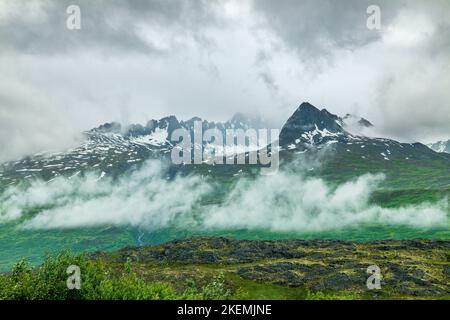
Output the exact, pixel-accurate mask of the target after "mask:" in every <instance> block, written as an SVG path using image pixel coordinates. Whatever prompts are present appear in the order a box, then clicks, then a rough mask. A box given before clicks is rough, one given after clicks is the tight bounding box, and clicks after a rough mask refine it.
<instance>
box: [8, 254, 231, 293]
mask: <svg viewBox="0 0 450 320" xmlns="http://www.w3.org/2000/svg"><path fill="white" fill-rule="evenodd" d="M70 265H76V266H78V267H80V270H81V279H82V280H81V289H80V290H70V289H68V288H67V283H66V282H67V278H68V276H69V275H68V274H67V268H68V266H70ZM229 297H230V292H229V291H228V290H226V289H225V285H224V279H223V275H219V276H218V277H216V278H214V279H213V281H212V282H211V283H209V284H207V285H206V286H205V287H204V288H201V289H197V288H196V287H195V284H192V285H191V286H188V287H187V288H186V290H185V291H184V292H183V293H181V294H180V293H177V292H176V291H175V290H174V288H173V287H172V285H171V284H169V283H149V282H146V281H145V280H144V279H143V278H140V277H139V276H138V275H137V274H136V273H134V272H133V271H132V265H131V261H127V262H126V263H125V264H124V268H123V272H122V273H121V274H120V273H119V274H118V273H117V272H115V273H114V272H112V270H111V269H110V268H108V267H107V265H106V264H105V263H104V262H103V261H101V260H96V261H93V260H89V259H87V258H86V257H84V256H82V255H72V254H70V253H68V252H61V253H60V254H58V255H56V256H48V257H47V258H46V260H45V262H44V263H43V264H42V265H41V266H40V267H39V268H37V269H34V268H32V267H30V266H29V264H28V263H27V262H26V261H24V260H22V261H20V262H18V263H17V264H16V265H15V266H14V267H13V269H12V270H11V272H10V273H8V274H0V299H3V300H65V299H89V300H143V299H145V300H159V299H164V300H171V299H228V298H229Z"/></svg>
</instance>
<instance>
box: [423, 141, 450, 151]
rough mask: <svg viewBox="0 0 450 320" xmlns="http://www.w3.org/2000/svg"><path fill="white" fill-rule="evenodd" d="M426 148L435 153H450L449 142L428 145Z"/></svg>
mask: <svg viewBox="0 0 450 320" xmlns="http://www.w3.org/2000/svg"><path fill="white" fill-rule="evenodd" d="M428 147H430V148H431V149H433V150H434V151H436V152H445V153H450V140H447V141H438V142H435V143H430V144H429V145H428Z"/></svg>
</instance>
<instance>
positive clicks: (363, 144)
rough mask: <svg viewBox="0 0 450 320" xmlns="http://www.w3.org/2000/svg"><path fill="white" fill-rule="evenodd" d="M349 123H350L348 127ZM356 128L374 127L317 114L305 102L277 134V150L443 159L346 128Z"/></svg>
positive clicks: (418, 146) (415, 145)
mask: <svg viewBox="0 0 450 320" xmlns="http://www.w3.org/2000/svg"><path fill="white" fill-rule="evenodd" d="M349 120H351V126H350V125H349ZM355 125H356V126H359V127H361V129H363V128H369V127H372V126H373V125H372V124H371V123H370V122H369V121H368V120H366V119H364V118H360V119H356V121H355V119H354V117H353V116H351V115H346V116H345V117H339V116H337V115H335V114H332V113H330V112H328V111H327V110H326V109H322V110H319V109H317V108H316V107H314V106H313V105H311V104H310V103H307V102H305V103H302V104H301V105H300V106H299V107H298V109H297V110H296V111H295V112H294V114H293V115H292V116H291V117H290V118H289V119H288V121H287V122H286V124H285V125H284V126H283V128H282V130H281V133H280V146H281V147H282V148H284V149H287V150H292V151H295V150H297V151H299V152H304V151H305V150H311V149H322V148H324V147H326V146H330V145H333V147H334V148H338V149H340V150H342V151H344V152H349V153H353V154H356V155H358V156H359V157H361V158H362V159H375V160H383V161H389V160H399V159H400V160H419V159H420V160H430V159H441V158H442V155H441V154H438V153H436V152H434V151H433V150H431V149H429V148H428V147H427V146H425V145H423V144H421V143H400V142H398V141H395V140H391V139H384V138H373V137H367V136H363V135H357V134H353V133H351V132H350V131H349V128H350V127H351V128H353V129H355ZM356 131H358V130H356Z"/></svg>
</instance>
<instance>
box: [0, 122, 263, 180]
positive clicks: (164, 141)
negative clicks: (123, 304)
mask: <svg viewBox="0 0 450 320" xmlns="http://www.w3.org/2000/svg"><path fill="white" fill-rule="evenodd" d="M196 121H201V122H202V127H203V130H206V129H210V128H216V129H218V130H220V131H222V132H225V130H227V129H244V130H246V129H249V128H254V129H258V128H261V127H262V126H264V122H263V121H262V120H261V119H260V118H251V117H247V116H245V115H243V114H236V115H235V116H234V117H233V118H232V119H231V120H229V121H226V122H223V123H222V122H208V121H206V120H202V119H200V118H198V117H194V118H192V119H190V120H187V121H182V120H181V121H179V120H178V119H177V118H176V117H175V116H169V117H165V118H162V119H160V120H150V121H148V122H147V124H146V125H145V126H143V125H140V124H133V125H130V126H127V127H123V126H122V125H121V124H119V123H115V122H112V123H105V124H103V125H101V126H99V127H98V128H95V129H92V130H89V131H87V132H85V133H84V140H83V142H82V143H81V144H80V145H79V146H78V147H76V148H74V149H71V150H67V151H64V152H58V153H40V154H35V155H31V156H28V157H25V158H23V159H20V160H17V161H11V162H7V163H3V164H1V165H0V187H5V186H9V185H13V184H16V183H18V182H20V181H24V180H27V179H32V178H36V177H39V178H42V179H44V180H46V181H49V180H52V179H54V178H56V177H58V176H61V175H62V176H65V177H69V178H71V177H74V176H76V175H78V174H80V173H83V172H85V171H89V170H95V171H97V172H99V178H103V177H104V176H106V175H108V176H110V175H116V174H120V173H122V172H124V171H126V170H127V169H128V168H130V167H132V166H133V165H135V164H137V163H140V162H143V161H144V160H146V159H149V158H163V157H168V156H169V154H170V151H171V149H172V147H173V146H174V141H171V135H172V133H173V131H174V130H176V129H178V128H185V129H187V130H189V131H190V132H191V135H192V136H193V130H194V122H196ZM177 142H178V141H177Z"/></svg>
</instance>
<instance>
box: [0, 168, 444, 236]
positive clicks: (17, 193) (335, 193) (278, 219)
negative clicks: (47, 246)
mask: <svg viewBox="0 0 450 320" xmlns="http://www.w3.org/2000/svg"><path fill="white" fill-rule="evenodd" d="M383 179H384V176H383V175H364V176H361V177H359V178H358V179H356V180H352V181H349V182H347V183H344V184H341V185H339V186H337V187H335V188H333V187H330V186H329V185H327V183H325V182H324V181H323V180H322V179H319V178H304V177H302V175H301V174H292V173H291V172H280V173H279V174H277V175H273V176H261V177H258V178H256V179H248V178H241V179H240V180H239V181H238V182H237V184H236V185H234V186H233V187H231V189H230V190H229V192H227V196H226V197H225V199H222V201H220V203H219V204H218V203H216V204H206V203H207V201H202V200H204V199H205V198H206V197H210V196H217V194H218V193H215V192H217V190H218V188H223V185H219V184H217V183H216V182H214V181H212V180H211V179H210V178H204V177H200V176H187V177H181V176H179V177H176V178H174V179H169V178H167V168H166V167H164V166H163V165H162V164H161V163H160V162H158V161H149V162H148V163H147V164H146V165H144V166H143V167H142V168H141V169H140V170H137V171H135V172H134V173H132V174H131V175H129V176H127V177H122V178H120V179H119V180H117V181H113V180H111V179H109V178H106V177H105V178H102V179H99V176H98V175H93V174H89V175H87V176H85V177H74V178H72V179H70V180H69V179H66V178H62V177H61V178H58V179H55V180H53V181H51V182H48V183H45V182H42V181H35V182H33V183H32V184H31V185H30V186H29V187H26V188H23V187H13V188H10V189H8V190H7V191H5V192H4V193H3V194H2V195H1V196H0V222H6V221H16V220H17V221H18V222H19V225H20V227H22V228H31V229H59V228H82V227H96V226H104V225H114V226H132V227H139V228H141V229H143V230H148V231H152V230H158V229H162V228H166V227H178V228H184V229H185V230H198V231H211V230H223V229H228V230H233V229H250V230H257V229H264V230H271V231H281V232H282V231H297V232H316V231H317V232H319V231H326V230H336V229H343V228H347V227H355V226H358V225H361V224H375V225H376V224H383V225H403V226H409V227H415V228H429V227H445V226H448V225H449V218H448V202H447V200H442V201H441V202H438V203H434V204H431V203H423V204H421V205H415V206H413V205H409V206H404V207H401V208H395V209H391V208H381V207H380V206H377V205H374V204H370V196H371V194H372V192H373V191H374V190H375V189H376V188H377V186H378V184H379V183H380V182H381V181H382V180H383ZM209 199H211V198H209ZM30 210H33V212H37V213H33V214H32V215H30V214H29V212H31V211H30Z"/></svg>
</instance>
